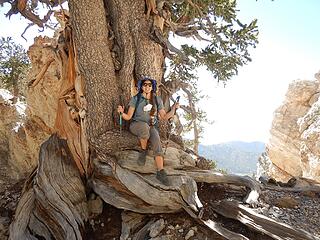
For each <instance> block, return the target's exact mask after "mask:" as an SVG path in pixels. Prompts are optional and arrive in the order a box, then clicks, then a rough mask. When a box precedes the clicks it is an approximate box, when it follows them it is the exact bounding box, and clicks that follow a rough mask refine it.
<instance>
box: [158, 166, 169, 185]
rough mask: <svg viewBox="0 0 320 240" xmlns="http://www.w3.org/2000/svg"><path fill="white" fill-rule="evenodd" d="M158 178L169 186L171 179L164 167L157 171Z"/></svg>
mask: <svg viewBox="0 0 320 240" xmlns="http://www.w3.org/2000/svg"><path fill="white" fill-rule="evenodd" d="M156 178H157V179H158V180H159V181H160V182H161V183H162V184H164V185H166V186H169V179H168V176H167V173H166V171H165V170H164V169H161V170H160V171H157V176H156Z"/></svg>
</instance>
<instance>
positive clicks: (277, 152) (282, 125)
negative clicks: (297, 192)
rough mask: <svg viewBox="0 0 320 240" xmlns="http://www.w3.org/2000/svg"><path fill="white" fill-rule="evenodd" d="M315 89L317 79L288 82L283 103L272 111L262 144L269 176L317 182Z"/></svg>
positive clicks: (319, 127) (319, 110) (318, 104)
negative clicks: (270, 122) (265, 137)
mask: <svg viewBox="0 0 320 240" xmlns="http://www.w3.org/2000/svg"><path fill="white" fill-rule="evenodd" d="M318 75H319V74H318ZM318 75H316V77H317V76H318ZM319 89H320V80H319V79H316V80H314V81H307V80H299V81H294V82H293V83H291V84H290V85H289V88H288V91H287V94H286V99H285V101H284V102H283V105H282V106H280V107H279V108H278V109H277V110H276V111H275V113H274V119H273V123H272V128H271V131H270V132H271V138H270V141H269V143H268V144H267V147H266V152H267V158H268V159H270V160H271V162H272V166H270V164H264V165H267V166H268V169H266V171H267V174H268V175H269V176H270V177H272V178H274V179H276V180H278V181H283V182H286V181H288V180H289V179H290V178H291V177H293V176H294V177H306V178H310V179H313V180H316V181H318V182H319V181H320V174H319V172H320V157H319V156H320V141H319V140H320V100H319V95H320V91H319ZM262 165H263V164H262Z"/></svg>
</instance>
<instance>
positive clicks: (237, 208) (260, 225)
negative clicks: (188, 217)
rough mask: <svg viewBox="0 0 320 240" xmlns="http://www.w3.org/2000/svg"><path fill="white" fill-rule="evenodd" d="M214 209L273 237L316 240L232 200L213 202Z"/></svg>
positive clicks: (303, 232)
mask: <svg viewBox="0 0 320 240" xmlns="http://www.w3.org/2000/svg"><path fill="white" fill-rule="evenodd" d="M213 207H214V209H215V211H216V212H217V213H219V214H221V215H223V216H225V217H227V218H232V219H236V220H239V221H240V222H242V223H243V224H245V225H246V226H248V227H250V228H252V229H254V230H256V231H259V232H263V233H265V234H267V235H268V236H270V237H272V238H274V239H278V240H281V239H295V240H316V239H318V238H316V237H315V236H313V235H311V234H310V233H308V232H306V231H304V230H302V229H294V228H292V227H290V226H288V225H287V224H284V223H281V222H277V221H275V220H273V219H271V218H268V217H266V216H263V215H261V214H258V213H256V212H254V210H253V209H250V208H248V207H245V206H243V205H242V204H240V203H239V202H236V201H234V200H223V201H221V202H219V203H216V204H213Z"/></svg>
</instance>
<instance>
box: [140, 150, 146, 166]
mask: <svg viewBox="0 0 320 240" xmlns="http://www.w3.org/2000/svg"><path fill="white" fill-rule="evenodd" d="M146 158H147V150H144V149H143V150H141V151H140V153H139V158H138V165H139V166H144V164H145V163H146Z"/></svg>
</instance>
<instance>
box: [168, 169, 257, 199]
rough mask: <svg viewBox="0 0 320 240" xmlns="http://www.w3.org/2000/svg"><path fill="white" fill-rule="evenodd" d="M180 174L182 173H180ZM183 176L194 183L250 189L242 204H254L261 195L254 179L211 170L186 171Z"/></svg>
mask: <svg viewBox="0 0 320 240" xmlns="http://www.w3.org/2000/svg"><path fill="white" fill-rule="evenodd" d="M175 173H177V171H169V174H175ZM180 174H182V172H181V171H180ZM184 174H186V175H188V176H190V177H192V178H193V179H194V180H195V181H196V182H206V183H227V184H233V185H237V186H246V187H248V188H249V189H250V191H249V192H248V194H247V195H246V197H245V198H244V200H243V201H244V202H246V203H250V204H251V203H255V202H256V201H257V200H258V198H259V195H260V193H261V189H260V184H259V183H258V182H257V181H255V180H254V179H252V178H250V177H247V176H238V175H233V174H222V173H219V172H215V171H212V170H198V171H188V172H184Z"/></svg>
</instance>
